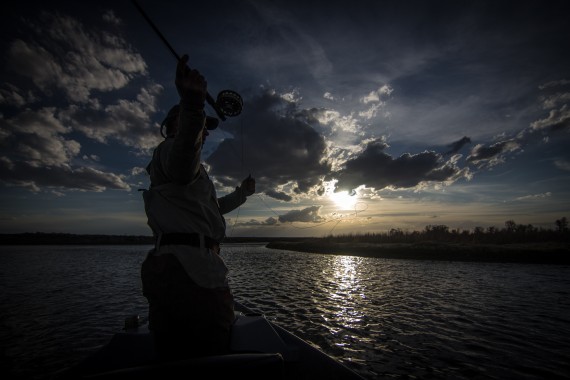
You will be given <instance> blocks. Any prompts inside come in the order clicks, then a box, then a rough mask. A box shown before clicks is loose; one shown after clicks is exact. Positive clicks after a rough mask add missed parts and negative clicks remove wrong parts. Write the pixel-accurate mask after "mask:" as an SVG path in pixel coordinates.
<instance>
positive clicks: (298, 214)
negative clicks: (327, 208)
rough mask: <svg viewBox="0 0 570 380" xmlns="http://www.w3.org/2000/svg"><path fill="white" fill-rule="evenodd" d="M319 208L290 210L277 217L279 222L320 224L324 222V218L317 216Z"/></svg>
mask: <svg viewBox="0 0 570 380" xmlns="http://www.w3.org/2000/svg"><path fill="white" fill-rule="evenodd" d="M320 208H321V206H311V207H307V208H304V209H302V210H291V211H289V212H288V213H286V214H284V215H279V222H281V223H293V222H304V223H320V222H322V221H323V220H324V218H323V217H321V216H320V215H319V209H320Z"/></svg>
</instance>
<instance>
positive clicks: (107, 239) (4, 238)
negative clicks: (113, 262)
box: [0, 232, 297, 245]
mask: <svg viewBox="0 0 570 380" xmlns="http://www.w3.org/2000/svg"><path fill="white" fill-rule="evenodd" d="M273 240H279V241H288V240H297V239H296V238H261V237H229V238H226V240H224V243H263V242H270V241H273ZM137 244H141V245H149V244H151V245H152V244H154V238H153V237H152V236H144V235H140V236H137V235H81V234H66V233H45V232H28V233H21V234H0V245H137Z"/></svg>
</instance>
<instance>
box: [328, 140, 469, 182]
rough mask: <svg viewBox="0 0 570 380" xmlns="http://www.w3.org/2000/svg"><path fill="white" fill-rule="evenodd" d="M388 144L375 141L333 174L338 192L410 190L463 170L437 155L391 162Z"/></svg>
mask: <svg viewBox="0 0 570 380" xmlns="http://www.w3.org/2000/svg"><path fill="white" fill-rule="evenodd" d="M385 148H386V144H385V143H384V142H382V141H373V142H371V143H369V144H368V145H367V147H366V148H365V150H364V151H363V152H362V154H360V155H359V156H357V157H355V158H353V159H350V160H349V161H347V162H346V164H345V166H344V169H343V170H341V171H340V172H338V173H333V174H332V176H333V177H335V178H336V179H337V180H338V182H337V184H336V188H337V190H352V189H355V188H357V187H358V186H360V185H366V186H367V187H374V188H376V189H378V190H380V189H383V188H386V187H395V188H409V187H414V186H416V185H418V184H419V183H421V182H424V181H440V182H441V181H448V180H453V179H455V178H456V177H457V175H459V174H460V173H461V170H460V169H459V168H458V167H456V166H455V165H453V164H452V163H444V162H443V161H442V158H441V155H440V154H438V153H435V152H422V153H418V154H410V153H405V154H402V155H401V156H400V157H398V158H392V157H391V156H390V155H389V154H387V153H386V152H384V149H385Z"/></svg>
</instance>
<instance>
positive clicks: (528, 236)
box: [323, 217, 570, 244]
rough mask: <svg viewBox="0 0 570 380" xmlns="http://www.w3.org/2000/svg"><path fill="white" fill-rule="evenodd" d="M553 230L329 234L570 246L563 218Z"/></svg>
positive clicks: (516, 227) (374, 239)
mask: <svg viewBox="0 0 570 380" xmlns="http://www.w3.org/2000/svg"><path fill="white" fill-rule="evenodd" d="M554 225H555V226H556V227H555V228H552V229H545V228H541V227H535V226H533V225H532V224H517V223H515V222H514V221H513V220H507V221H506V222H505V226H504V228H497V227H488V228H483V227H475V228H474V229H473V230H461V229H450V228H449V227H448V226H446V225H428V226H426V227H425V228H424V230H423V231H411V232H410V231H403V230H401V229H399V228H392V229H391V230H390V231H388V232H385V233H365V234H342V235H328V236H325V237H324V238H323V239H324V240H325V241H330V242H362V243H420V242H426V241H438V242H449V243H480V244H517V243H546V242H563V243H570V230H569V229H568V220H567V219H566V217H563V218H560V219H558V220H556V222H555V224H554Z"/></svg>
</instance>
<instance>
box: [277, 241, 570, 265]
mask: <svg viewBox="0 0 570 380" xmlns="http://www.w3.org/2000/svg"><path fill="white" fill-rule="evenodd" d="M267 248H272V249H283V250H290V251H297V252H309V253H324V254H333V255H348V256H363V257H379V258H389V259H407V260H440V261H472V262H494V263H535V264H562V265H570V245H569V244H566V243H532V244H457V243H445V242H421V243H362V242H330V241H326V240H323V239H307V240H299V241H274V242H270V243H268V244H267Z"/></svg>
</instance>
